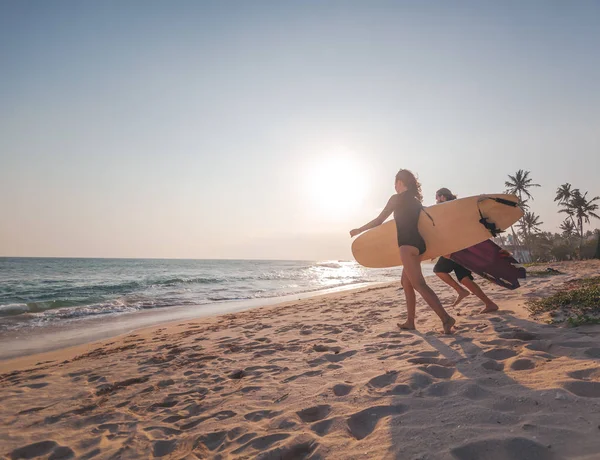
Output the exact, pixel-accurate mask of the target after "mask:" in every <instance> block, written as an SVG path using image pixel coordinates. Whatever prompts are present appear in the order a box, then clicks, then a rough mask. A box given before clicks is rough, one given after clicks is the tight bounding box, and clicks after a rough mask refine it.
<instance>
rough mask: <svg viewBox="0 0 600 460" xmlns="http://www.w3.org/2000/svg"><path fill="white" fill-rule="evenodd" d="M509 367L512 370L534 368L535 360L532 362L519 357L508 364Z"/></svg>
mask: <svg viewBox="0 0 600 460" xmlns="http://www.w3.org/2000/svg"><path fill="white" fill-rule="evenodd" d="M510 368H511V369H512V370H513V371H525V370H529V369H534V368H535V362H533V361H532V360H531V359H527V358H521V359H517V360H515V361H513V362H512V363H511V365H510Z"/></svg>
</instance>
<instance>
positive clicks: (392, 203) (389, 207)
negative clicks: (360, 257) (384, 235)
mask: <svg viewBox="0 0 600 460" xmlns="http://www.w3.org/2000/svg"><path fill="white" fill-rule="evenodd" d="M397 196H398V195H392V196H391V198H390V199H389V200H388V202H387V204H386V205H385V208H383V211H381V214H379V215H378V216H377V217H376V218H375V219H373V220H372V221H371V222H369V223H367V224H365V225H363V226H362V227H360V228H355V229H353V230H350V236H351V237H354V236H356V235H360V234H361V233H362V232H366V231H367V230H369V229H371V228H375V227H378V226H379V225H381V224H383V223H384V222H385V220H386V219H387V218H388V217H390V215H391V214H392V213H393V212H394V208H395V207H396V199H397Z"/></svg>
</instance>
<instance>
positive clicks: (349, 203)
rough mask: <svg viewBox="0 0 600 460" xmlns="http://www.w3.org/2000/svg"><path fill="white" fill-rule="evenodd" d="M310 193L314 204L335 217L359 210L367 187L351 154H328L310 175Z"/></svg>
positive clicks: (318, 161)
mask: <svg viewBox="0 0 600 460" xmlns="http://www.w3.org/2000/svg"><path fill="white" fill-rule="evenodd" d="M307 184H308V191H309V193H310V195H311V196H312V201H313V203H314V205H315V206H316V207H317V208H318V209H320V210H321V211H323V212H326V213H328V214H329V215H330V216H332V217H339V216H341V215H345V214H348V212H349V211H350V210H351V209H353V208H356V207H358V206H359V205H360V204H361V202H362V201H363V199H364V197H365V194H366V191H367V186H366V175H365V173H364V171H363V170H361V167H360V164H359V163H358V162H357V161H356V160H355V159H354V158H353V157H352V156H351V155H348V154H343V153H341V154H340V153H338V154H331V155H325V156H323V157H321V158H320V159H319V160H317V161H316V162H315V164H314V165H313V168H312V170H310V171H309V174H308V180H307Z"/></svg>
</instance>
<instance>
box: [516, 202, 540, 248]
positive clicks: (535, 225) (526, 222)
mask: <svg viewBox="0 0 600 460" xmlns="http://www.w3.org/2000/svg"><path fill="white" fill-rule="evenodd" d="M542 224H543V222H540V216H538V215H536V214H535V213H533V212H530V211H527V212H526V213H525V214H524V215H523V217H522V218H521V220H520V221H519V224H518V227H519V228H520V230H521V235H523V241H524V242H525V246H526V247H527V249H528V250H529V253H530V254H531V255H532V256H533V244H532V243H533V239H534V238H533V237H532V234H534V233H540V228H539V226H540V225H542Z"/></svg>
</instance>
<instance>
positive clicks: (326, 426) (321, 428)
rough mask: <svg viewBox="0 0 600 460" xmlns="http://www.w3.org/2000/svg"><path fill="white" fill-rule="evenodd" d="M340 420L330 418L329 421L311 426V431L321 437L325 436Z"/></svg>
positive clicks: (322, 421)
mask: <svg viewBox="0 0 600 460" xmlns="http://www.w3.org/2000/svg"><path fill="white" fill-rule="evenodd" d="M336 420H339V419H338V418H330V419H327V420H321V421H320V422H317V423H314V424H312V425H311V426H310V429H311V430H312V431H314V432H315V433H316V434H318V435H319V436H325V435H327V434H328V433H329V431H330V430H331V427H332V426H333V423H334V422H335V421H336Z"/></svg>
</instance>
